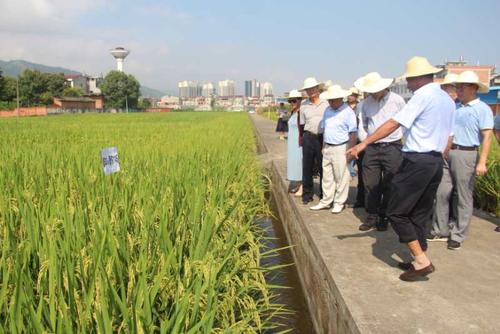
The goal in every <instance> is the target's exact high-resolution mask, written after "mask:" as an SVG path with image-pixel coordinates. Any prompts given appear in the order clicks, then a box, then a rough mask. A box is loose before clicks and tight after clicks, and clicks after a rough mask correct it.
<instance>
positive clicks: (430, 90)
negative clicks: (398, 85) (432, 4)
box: [347, 57, 455, 281]
mask: <svg viewBox="0 0 500 334" xmlns="http://www.w3.org/2000/svg"><path fill="white" fill-rule="evenodd" d="M440 71H441V69H439V68H436V67H434V66H432V65H431V64H430V63H429V61H428V60H427V59H426V58H423V57H413V58H411V59H410V60H409V61H408V62H407V63H406V73H405V74H404V76H405V77H406V81H407V83H408V88H409V89H410V90H411V91H413V92H414V95H413V97H412V98H411V99H410V100H409V101H408V104H407V105H406V106H405V107H404V108H403V109H402V110H401V111H400V112H399V113H398V114H396V115H395V116H394V117H393V118H392V119H390V120H388V121H387V122H385V123H384V124H382V125H381V126H380V127H379V128H378V129H377V130H376V131H375V132H374V133H372V134H371V135H370V136H368V137H367V138H366V139H365V140H364V141H363V142H361V143H360V144H358V145H356V146H355V147H353V148H352V149H350V150H349V151H348V152H347V154H350V155H352V156H353V157H357V156H358V153H359V152H360V151H363V150H364V149H366V147H367V146H368V145H369V144H372V143H374V142H376V141H378V140H380V139H382V138H385V137H387V136H388V135H390V134H391V133H393V132H394V131H395V130H396V129H398V128H399V127H401V126H402V127H403V128H404V134H403V136H404V137H405V141H404V145H403V148H402V151H403V162H402V164H401V167H400V169H399V171H398V173H397V174H396V175H395V176H394V178H393V179H392V183H391V189H390V195H389V196H390V198H389V203H388V206H387V212H386V215H387V217H388V219H389V221H390V223H391V225H392V227H393V228H394V230H395V232H396V233H397V234H398V236H399V241H400V242H402V243H406V244H407V246H408V248H409V249H410V252H411V254H412V255H413V257H414V261H413V262H412V263H400V264H399V267H400V268H402V269H404V270H406V271H405V272H404V273H403V274H401V275H400V276H399V278H400V279H401V280H403V281H416V280H419V279H422V278H423V277H425V276H427V275H428V274H430V273H432V272H434V271H435V268H434V265H433V264H432V263H431V261H430V260H429V258H428V257H427V254H426V253H425V251H426V250H427V240H426V227H427V226H429V225H430V221H431V215H432V206H433V202H434V197H435V195H436V190H437V187H438V185H439V182H440V181H441V177H442V175H443V158H442V153H441V152H443V150H444V149H445V147H446V144H447V142H448V136H449V134H450V133H451V128H452V123H453V112H454V110H455V103H454V102H453V101H452V100H451V98H450V97H449V96H448V94H446V92H444V91H443V90H442V89H441V88H440V87H439V85H438V84H437V83H433V81H434V74H435V73H438V72H440Z"/></svg>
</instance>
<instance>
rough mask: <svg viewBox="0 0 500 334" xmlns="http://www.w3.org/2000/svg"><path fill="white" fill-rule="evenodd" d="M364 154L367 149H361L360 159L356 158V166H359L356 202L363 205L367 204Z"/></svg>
mask: <svg viewBox="0 0 500 334" xmlns="http://www.w3.org/2000/svg"><path fill="white" fill-rule="evenodd" d="M358 144H359V142H358ZM364 156H365V151H361V153H360V154H358V159H357V160H356V166H357V167H358V189H357V192H356V203H362V204H363V206H364V205H365V183H364V182H363V158H364Z"/></svg>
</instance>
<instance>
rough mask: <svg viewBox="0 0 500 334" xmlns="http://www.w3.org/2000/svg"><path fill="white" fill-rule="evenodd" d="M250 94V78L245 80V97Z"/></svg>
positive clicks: (250, 95)
mask: <svg viewBox="0 0 500 334" xmlns="http://www.w3.org/2000/svg"><path fill="white" fill-rule="evenodd" d="M252 96H253V95H252V80H245V97H252Z"/></svg>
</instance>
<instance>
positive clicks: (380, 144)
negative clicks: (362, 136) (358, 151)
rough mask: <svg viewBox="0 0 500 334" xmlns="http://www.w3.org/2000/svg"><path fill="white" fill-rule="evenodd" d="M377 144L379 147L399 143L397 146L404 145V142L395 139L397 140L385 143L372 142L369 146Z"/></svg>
mask: <svg viewBox="0 0 500 334" xmlns="http://www.w3.org/2000/svg"><path fill="white" fill-rule="evenodd" d="M372 145H373V146H377V147H387V146H391V145H397V146H402V145H403V143H401V140H395V141H390V142H383V143H373V144H370V145H369V146H372Z"/></svg>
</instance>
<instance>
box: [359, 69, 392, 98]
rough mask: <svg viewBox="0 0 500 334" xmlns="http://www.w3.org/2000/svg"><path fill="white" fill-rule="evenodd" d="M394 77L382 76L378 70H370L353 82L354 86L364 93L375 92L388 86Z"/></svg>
mask: <svg viewBox="0 0 500 334" xmlns="http://www.w3.org/2000/svg"><path fill="white" fill-rule="evenodd" d="M393 81H394V79H386V78H382V77H381V76H380V74H378V72H371V73H368V74H367V75H365V76H364V77H361V78H359V79H358V80H356V81H355V82H354V86H355V87H356V88H358V89H359V90H360V91H363V92H365V93H377V92H380V91H382V90H384V89H386V88H387V87H389V86H390V85H391V84H392V82H393Z"/></svg>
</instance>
